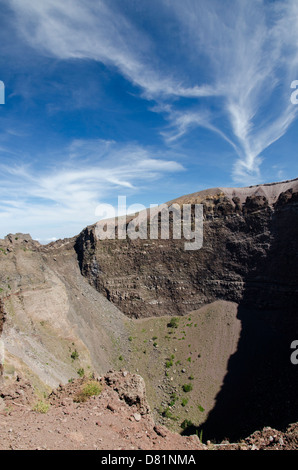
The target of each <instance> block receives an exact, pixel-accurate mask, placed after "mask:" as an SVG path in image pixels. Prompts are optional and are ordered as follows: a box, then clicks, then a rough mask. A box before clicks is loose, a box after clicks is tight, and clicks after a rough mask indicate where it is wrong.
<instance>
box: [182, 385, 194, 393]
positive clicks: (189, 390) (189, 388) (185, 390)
mask: <svg viewBox="0 0 298 470" xmlns="http://www.w3.org/2000/svg"><path fill="white" fill-rule="evenodd" d="M192 389H193V386H192V384H184V385H183V386H182V390H183V392H185V393H188V392H191V390H192Z"/></svg>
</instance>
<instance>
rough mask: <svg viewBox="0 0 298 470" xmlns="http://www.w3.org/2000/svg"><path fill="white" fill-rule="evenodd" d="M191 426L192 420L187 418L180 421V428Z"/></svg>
mask: <svg viewBox="0 0 298 470" xmlns="http://www.w3.org/2000/svg"><path fill="white" fill-rule="evenodd" d="M192 426H193V422H192V421H190V420H189V419H185V420H184V421H183V423H181V428H182V429H187V428H189V427H192Z"/></svg>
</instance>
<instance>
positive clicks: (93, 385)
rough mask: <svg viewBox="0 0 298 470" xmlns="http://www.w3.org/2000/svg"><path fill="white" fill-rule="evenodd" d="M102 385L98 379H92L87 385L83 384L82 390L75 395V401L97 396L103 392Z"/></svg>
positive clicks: (81, 401) (83, 400)
mask: <svg viewBox="0 0 298 470" xmlns="http://www.w3.org/2000/svg"><path fill="white" fill-rule="evenodd" d="M101 391H102V386H101V385H100V384H99V383H98V382H97V380H90V381H89V382H87V383H86V384H85V385H83V387H82V389H81V391H80V392H79V393H78V394H77V395H76V396H75V397H74V402H76V403H83V402H85V401H87V400H88V398H90V397H92V396H97V395H99V394H100V393H101Z"/></svg>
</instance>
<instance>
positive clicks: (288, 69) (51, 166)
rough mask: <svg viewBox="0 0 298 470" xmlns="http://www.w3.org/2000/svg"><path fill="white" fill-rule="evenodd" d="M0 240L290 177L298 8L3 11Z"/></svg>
mask: <svg viewBox="0 0 298 470" xmlns="http://www.w3.org/2000/svg"><path fill="white" fill-rule="evenodd" d="M0 12H1V16H0V40H1V48H0V80H1V81H3V82H4V84H5V104H3V105H0V170H1V172H0V175H1V176H0V178H1V182H0V183H1V184H0V201H1V207H0V217H1V219H0V220H1V230H0V237H4V236H5V235H6V234H8V233H16V232H25V233H27V232H29V233H31V235H32V237H33V238H36V239H40V240H41V241H42V242H46V241H49V240H51V239H55V238H64V237H69V236H73V235H76V234H78V233H79V232H80V231H81V230H82V229H83V228H84V227H85V226H86V225H89V224H92V223H94V222H96V221H97V217H96V208H97V207H98V205H99V204H101V203H109V204H112V205H114V206H116V205H117V198H118V195H119V196H126V197H127V203H128V205H130V204H133V203H139V204H144V205H145V206H147V207H148V206H149V205H150V204H161V203H163V202H166V201H168V200H171V199H173V198H175V197H178V196H181V195H183V194H188V193H192V192H195V191H199V190H201V189H205V188H210V187H215V186H220V187H226V186H248V185H251V184H258V183H268V182H273V181H281V180H285V179H291V178H295V177H297V173H298V172H297V170H298V164H297V161H298V159H297V153H298V149H297V131H298V121H297V117H298V105H294V104H293V103H292V102H291V100H290V97H291V93H292V92H293V89H291V83H292V81H294V80H298V2H297V0H282V1H269V0H224V1H223V0H206V1H205V0H183V1H182V0H150V1H147V0H84V1H79V0H64V1H63V2H61V1H60V0H43V1H38V0H0Z"/></svg>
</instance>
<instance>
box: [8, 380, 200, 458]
mask: <svg viewBox="0 0 298 470" xmlns="http://www.w3.org/2000/svg"><path fill="white" fill-rule="evenodd" d="M86 381H87V379H86V378H85V379H77V380H76V381H75V382H73V383H71V384H68V385H66V386H60V387H58V389H57V390H55V391H54V392H52V393H51V395H50V396H49V397H48V399H47V400H46V401H47V403H48V404H49V409H48V411H47V412H46V413H41V412H38V411H33V408H34V399H33V396H32V394H31V392H32V389H31V387H30V385H28V384H26V382H23V381H22V380H20V379H19V380H18V381H17V382H16V383H15V384H14V385H12V386H10V387H9V389H8V388H6V389H5V390H3V389H2V392H1V394H0V395H2V397H4V398H2V411H1V412H0V450H6V449H15V450H21V449H23V450H33V449H40V450H41V449H44V450H79V449H81V450H87V449H90V450H154V449H157V450H167V449H175V450H199V449H203V448H204V446H203V445H202V444H201V443H200V441H199V439H198V437H197V436H189V437H186V436H181V435H179V434H174V433H172V432H170V431H169V430H168V429H167V428H165V427H163V426H161V425H155V424H154V422H153V420H152V417H151V414H150V410H149V407H148V405H147V402H146V399H145V395H144V390H145V389H144V385H143V381H142V379H141V377H139V376H135V375H133V374H129V373H126V372H124V371H123V372H111V373H108V374H107V375H106V376H104V377H103V378H101V379H99V380H97V382H98V384H99V385H100V386H101V388H102V391H101V393H100V394H99V395H98V396H92V397H90V398H89V399H87V401H85V402H81V403H80V402H79V403H76V402H75V401H74V400H76V397H77V396H78V393H79V391H80V390H81V387H82V386H83V384H84V383H85V382H86ZM22 392H23V393H22ZM27 392H29V395H28V397H27ZM35 402H36V397H35Z"/></svg>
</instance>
